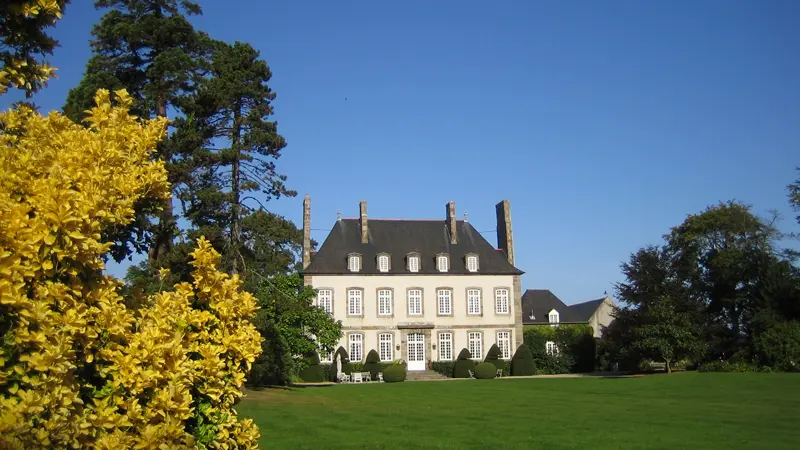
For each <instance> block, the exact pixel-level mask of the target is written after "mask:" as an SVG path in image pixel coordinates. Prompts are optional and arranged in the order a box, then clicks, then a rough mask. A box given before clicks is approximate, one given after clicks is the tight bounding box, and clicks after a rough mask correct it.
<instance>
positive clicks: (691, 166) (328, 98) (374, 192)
mask: <svg viewBox="0 0 800 450" xmlns="http://www.w3.org/2000/svg"><path fill="white" fill-rule="evenodd" d="M91 3H93V2H90V1H88V0H73V2H72V4H71V5H69V6H68V7H67V11H66V14H65V16H64V19H63V20H62V21H61V22H60V23H59V24H58V27H57V28H56V30H55V35H56V37H57V38H58V39H60V40H61V48H59V49H57V50H56V53H55V56H54V57H53V58H52V59H51V62H52V63H53V65H55V66H56V67H59V69H60V70H59V79H58V80H54V81H52V82H51V83H50V86H49V87H48V88H46V89H45V90H44V91H43V92H42V93H40V94H38V95H36V96H35V97H34V101H35V102H36V103H37V104H39V105H40V106H41V107H42V109H43V111H47V110H51V109H59V108H60V107H61V106H62V105H63V102H64V100H65V98H66V94H67V91H68V90H69V89H70V88H71V87H73V86H75V85H76V84H77V83H78V80H79V79H80V78H81V76H82V74H83V69H84V65H85V63H86V60H87V59H88V56H89V45H88V40H89V38H90V34H89V33H90V30H91V26H92V24H93V23H95V22H97V20H98V18H99V17H100V12H97V11H95V10H94V9H93V8H92V6H91ZM200 4H201V6H202V7H203V9H204V15H203V16H202V17H197V18H194V19H193V22H194V23H195V25H196V26H197V27H198V28H200V29H202V30H204V31H207V32H208V33H210V34H211V35H212V36H213V37H215V38H218V39H223V40H227V41H231V42H232V41H235V40H240V41H246V42H249V43H250V44H252V45H253V46H255V47H256V48H257V49H259V50H260V51H261V54H262V56H263V58H264V59H266V60H267V62H268V63H269V65H270V67H271V69H272V71H273V74H274V75H273V79H272V82H271V83H270V85H271V87H272V88H273V89H274V90H275V92H276V93H277V95H278V97H277V99H276V101H275V110H276V118H277V120H278V123H279V131H280V133H281V134H282V135H283V136H284V137H285V138H286V139H287V141H288V146H287V148H286V149H285V152H284V157H282V158H281V159H280V160H279V162H278V167H279V168H280V170H281V171H282V172H283V173H285V174H287V175H288V176H289V181H288V183H289V187H291V188H293V189H296V190H297V191H298V193H299V195H298V197H296V198H291V199H282V200H279V201H276V202H273V203H272V204H271V207H272V208H273V210H274V211H275V212H277V213H280V214H283V215H285V216H286V217H288V218H290V219H292V220H294V221H295V222H296V223H298V224H300V223H301V220H302V196H303V195H305V194H309V195H311V198H312V227H313V228H314V229H315V230H314V232H313V237H314V238H315V239H317V240H318V241H320V242H321V241H322V240H324V238H325V236H326V235H327V230H328V229H330V227H331V226H332V225H333V222H334V221H335V219H336V212H337V210H338V209H341V211H342V214H343V215H344V216H345V217H355V216H357V212H358V202H359V200H362V199H363V200H367V201H368V208H369V216H370V217H373V218H400V217H402V218H441V219H442V220H444V217H445V204H446V203H447V202H448V201H450V200H453V201H455V202H456V210H457V214H458V217H459V218H461V217H462V214H463V212H464V211H467V212H469V220H470V222H471V223H473V225H475V227H476V228H477V229H478V230H479V231H490V232H488V233H485V237H487V239H488V240H489V242H491V243H493V244H496V238H495V233H494V231H493V230H494V229H495V228H496V226H495V216H494V205H495V204H496V203H497V202H498V201H500V200H503V199H508V200H510V201H511V207H512V218H513V229H514V239H515V248H516V255H517V266H518V267H519V268H520V269H522V270H524V271H525V272H526V274H525V275H524V276H523V280H522V285H523V288H539V289H542V288H547V289H550V290H552V291H553V292H554V293H555V294H556V295H558V296H559V297H560V298H561V299H562V300H564V301H565V302H567V303H575V302H578V301H584V300H589V299H592V298H597V297H600V296H602V294H603V291H605V290H607V291H608V292H609V293H612V286H613V283H614V282H616V281H620V280H621V275H620V270H619V265H620V263H621V262H622V261H623V260H626V259H627V258H628V257H629V255H630V253H632V252H634V251H636V250H637V249H638V248H639V247H641V246H643V245H646V244H650V243H658V242H659V241H660V239H661V236H662V235H663V234H664V233H666V232H667V231H668V230H669V227H671V226H673V225H676V224H678V223H680V222H681V221H682V220H683V219H684V218H685V216H686V215H687V214H690V213H695V212H698V211H700V210H702V209H703V208H704V207H706V206H707V205H710V204H713V203H716V202H718V201H720V200H728V199H737V200H741V201H743V202H745V203H748V204H751V205H753V207H754V209H755V211H756V212H757V213H760V214H766V212H767V210H769V209H773V208H774V209H778V210H779V211H781V212H782V213H783V214H784V216H785V218H784V221H783V222H782V224H783V227H784V228H787V229H790V228H796V227H795V226H794V219H793V216H794V213H793V212H792V211H791V210H790V209H789V208H788V204H787V198H786V190H785V186H786V185H787V184H788V183H790V182H791V181H792V180H794V179H795V178H796V173H795V171H794V168H795V166H797V165H800V153H798V144H800V126H798V124H800V121H799V120H798V119H800V82H799V81H800V58H798V54H800V2H797V1H792V0H783V1H779V0H769V1H757V0H751V1H744V0H741V1H726V0H716V1H712V0H706V1H702V2H697V1H669V2H666V1H665V2H655V1H637V0H631V1H604V2H593V1H577V0H563V1H557V2H543V1H517V2H511V1H499V2H487V1H480V2H478V1H464V0H461V1H441V0H437V1H435V2H430V1H403V2H382V1H362V2H349V1H337V2H330V1H313V2H312V1H297V0H295V1H277V0H275V1H256V0H249V1H245V0H238V1H237V0H225V1H222V0H215V1H201V2H200ZM19 98H20V97H19V96H18V95H12V94H8V95H5V96H3V97H0V106H1V107H3V108H5V107H7V106H8V104H9V103H10V102H11V101H13V100H16V99H19ZM112 272H114V273H116V274H123V273H124V270H123V269H122V268H120V267H112Z"/></svg>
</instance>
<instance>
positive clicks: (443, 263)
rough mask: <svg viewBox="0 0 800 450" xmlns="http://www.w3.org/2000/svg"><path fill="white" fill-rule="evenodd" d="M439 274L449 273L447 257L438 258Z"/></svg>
mask: <svg viewBox="0 0 800 450" xmlns="http://www.w3.org/2000/svg"><path fill="white" fill-rule="evenodd" d="M436 261H437V264H438V266H439V267H438V268H439V272H447V256H440V257H438V258H436Z"/></svg>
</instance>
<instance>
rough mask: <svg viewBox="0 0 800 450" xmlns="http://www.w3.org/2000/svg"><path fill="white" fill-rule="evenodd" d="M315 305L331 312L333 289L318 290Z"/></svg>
mask: <svg viewBox="0 0 800 450" xmlns="http://www.w3.org/2000/svg"><path fill="white" fill-rule="evenodd" d="M317 306H319V307H320V308H322V309H324V310H325V312H326V313H328V314H333V291H332V290H330V289H320V290H318V291H317Z"/></svg>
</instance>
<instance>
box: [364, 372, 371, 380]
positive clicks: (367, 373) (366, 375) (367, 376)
mask: <svg viewBox="0 0 800 450" xmlns="http://www.w3.org/2000/svg"><path fill="white" fill-rule="evenodd" d="M363 375H364V381H372V374H371V373H369V372H364V374H363Z"/></svg>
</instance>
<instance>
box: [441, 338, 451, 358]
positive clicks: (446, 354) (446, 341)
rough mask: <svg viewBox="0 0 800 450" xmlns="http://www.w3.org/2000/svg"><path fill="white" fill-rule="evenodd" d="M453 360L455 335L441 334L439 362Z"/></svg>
mask: <svg viewBox="0 0 800 450" xmlns="http://www.w3.org/2000/svg"><path fill="white" fill-rule="evenodd" d="M452 360H453V334H452V333H439V361H452Z"/></svg>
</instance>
